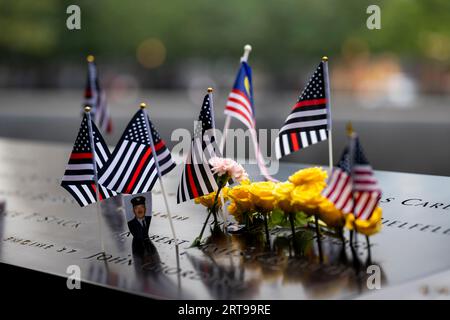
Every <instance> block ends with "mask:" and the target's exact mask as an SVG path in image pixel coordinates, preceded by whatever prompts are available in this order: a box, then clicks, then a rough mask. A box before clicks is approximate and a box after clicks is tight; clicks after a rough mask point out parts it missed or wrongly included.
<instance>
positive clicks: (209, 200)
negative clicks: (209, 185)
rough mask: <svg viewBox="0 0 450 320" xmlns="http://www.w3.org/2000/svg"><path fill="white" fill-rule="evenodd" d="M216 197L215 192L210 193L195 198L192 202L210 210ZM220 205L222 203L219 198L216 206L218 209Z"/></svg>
mask: <svg viewBox="0 0 450 320" xmlns="http://www.w3.org/2000/svg"><path fill="white" fill-rule="evenodd" d="M215 197H216V192H215V191H214V192H211V193H210V194H207V195H204V196H201V197H198V198H195V199H194V201H195V203H196V204H201V205H203V206H205V207H207V208H208V209H211V208H212V207H213V205H214V198H215ZM221 205H222V201H221V200H220V196H219V198H218V204H217V206H218V207H220V206H221Z"/></svg>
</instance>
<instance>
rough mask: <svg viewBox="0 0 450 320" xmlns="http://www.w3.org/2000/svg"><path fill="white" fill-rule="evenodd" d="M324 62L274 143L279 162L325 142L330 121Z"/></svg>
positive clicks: (315, 72)
mask: <svg viewBox="0 0 450 320" xmlns="http://www.w3.org/2000/svg"><path fill="white" fill-rule="evenodd" d="M325 63H326V60H325V61H322V62H320V64H319V65H318V66H317V68H316V70H315V71H314V74H313V75H312V76H311V79H310V80H309V82H308V84H307V85H306V87H305V89H304V90H303V92H302V93H301V95H300V97H299V98H298V101H297V103H296V104H295V105H294V107H293V108H292V111H291V113H290V114H289V116H288V117H287V119H286V121H285V122H284V124H283V126H282V127H281V129H280V132H279V134H278V137H277V138H276V140H275V154H276V157H277V159H280V158H282V157H284V156H286V155H288V154H290V153H292V152H296V151H299V150H301V149H304V148H306V147H308V146H310V145H313V144H316V143H318V142H321V141H324V140H326V139H327V138H328V131H329V129H330V124H331V121H330V117H329V108H328V107H327V105H328V100H329V97H328V93H327V90H326V88H327V86H326V83H327V81H328V76H326V72H325V71H326V70H325Z"/></svg>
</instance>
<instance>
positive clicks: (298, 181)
mask: <svg viewBox="0 0 450 320" xmlns="http://www.w3.org/2000/svg"><path fill="white" fill-rule="evenodd" d="M327 177H328V174H327V172H326V171H325V170H323V169H322V168H320V167H313V168H306V169H302V170H299V171H297V172H296V173H294V174H293V175H291V176H290V177H289V181H290V182H292V183H293V184H294V185H296V186H300V185H315V186H316V187H318V188H321V189H323V188H325V186H326V180H327Z"/></svg>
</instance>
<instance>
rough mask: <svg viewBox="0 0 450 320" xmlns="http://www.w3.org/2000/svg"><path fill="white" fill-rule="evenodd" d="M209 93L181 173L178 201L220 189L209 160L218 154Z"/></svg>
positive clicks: (204, 101) (204, 100)
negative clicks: (213, 132)
mask: <svg viewBox="0 0 450 320" xmlns="http://www.w3.org/2000/svg"><path fill="white" fill-rule="evenodd" d="M210 99H211V97H210V95H209V94H207V95H206V96H205V98H204V99H203V105H202V109H201V111H200V116H199V117H198V120H199V121H198V122H197V125H196V127H195V130H194V137H193V139H192V142H191V150H190V151H189V154H188V156H187V158H186V163H185V166H184V169H183V173H182V175H181V180H180V184H179V185H178V190H177V203H181V202H185V201H187V200H190V199H195V198H197V197H200V196H203V195H206V194H209V193H211V192H213V191H215V190H217V189H218V186H217V183H216V180H215V177H214V174H213V173H212V171H211V168H210V166H209V164H208V160H209V159H210V158H211V157H213V156H215V155H216V154H218V147H217V145H216V142H215V137H214V135H213V134H212V133H211V131H210V130H211V129H213V128H214V114H213V111H212V109H211V100H210Z"/></svg>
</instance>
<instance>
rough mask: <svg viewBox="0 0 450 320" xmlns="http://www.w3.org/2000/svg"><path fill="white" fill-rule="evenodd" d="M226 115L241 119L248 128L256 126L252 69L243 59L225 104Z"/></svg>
mask: <svg viewBox="0 0 450 320" xmlns="http://www.w3.org/2000/svg"><path fill="white" fill-rule="evenodd" d="M225 115H227V116H231V117H233V118H236V119H238V120H239V121H241V122H242V123H243V124H244V125H245V126H246V127H247V128H249V129H251V128H255V110H254V107H253V85H252V69H251V68H250V66H249V65H248V64H247V62H245V61H242V62H241V67H240V68H239V72H238V74H237V77H236V80H235V82H234V86H233V89H232V90H231V92H230V94H229V95H228V100H227V103H226V105H225Z"/></svg>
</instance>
